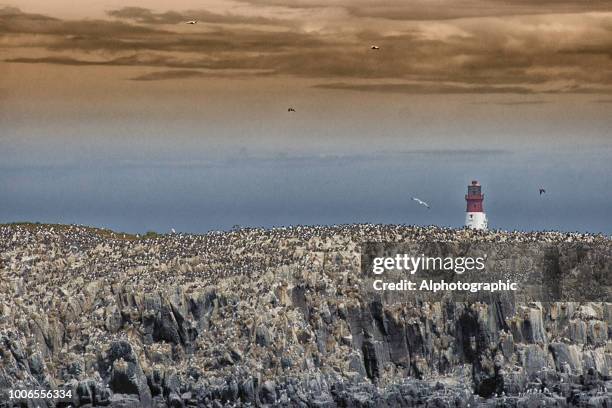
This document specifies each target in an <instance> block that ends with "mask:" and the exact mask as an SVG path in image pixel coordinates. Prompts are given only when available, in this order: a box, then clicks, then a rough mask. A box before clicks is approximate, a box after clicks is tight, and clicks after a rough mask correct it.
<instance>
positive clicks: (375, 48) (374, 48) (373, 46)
mask: <svg viewBox="0 0 612 408" xmlns="http://www.w3.org/2000/svg"><path fill="white" fill-rule="evenodd" d="M370 49H371V50H380V47H379V46H378V45H371V46H370Z"/></svg>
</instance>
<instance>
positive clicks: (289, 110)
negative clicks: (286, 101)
mask: <svg viewBox="0 0 612 408" xmlns="http://www.w3.org/2000/svg"><path fill="white" fill-rule="evenodd" d="M287 112H295V109H293V108H289V109H287Z"/></svg>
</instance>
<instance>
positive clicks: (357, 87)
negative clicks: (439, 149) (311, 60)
mask: <svg viewBox="0 0 612 408" xmlns="http://www.w3.org/2000/svg"><path fill="white" fill-rule="evenodd" d="M314 87H315V88H320V89H335V90H346V91H364V92H383V93H405V94H431V93H434V94H472V93H473V94H483V93H487V94H494V93H514V94H531V93H534V92H533V90H531V89H529V88H526V87H520V86H455V85H442V84H423V83H418V84H402V83H394V84H390V83H383V84H350V83H344V82H337V83H328V84H319V85H315V86H314Z"/></svg>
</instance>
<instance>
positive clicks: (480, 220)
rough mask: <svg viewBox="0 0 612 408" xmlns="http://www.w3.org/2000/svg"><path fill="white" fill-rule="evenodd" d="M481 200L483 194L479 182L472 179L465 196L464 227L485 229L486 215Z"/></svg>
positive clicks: (486, 225)
mask: <svg viewBox="0 0 612 408" xmlns="http://www.w3.org/2000/svg"><path fill="white" fill-rule="evenodd" d="M483 200H484V194H482V191H481V188H480V183H479V182H478V181H476V180H473V181H472V184H471V185H469V186H468V193H467V195H466V196H465V201H466V202H467V209H466V210H465V211H466V213H465V226H466V227H468V228H473V229H478V230H486V229H487V227H488V224H487V215H486V214H485V212H484V210H483V209H482V201H483Z"/></svg>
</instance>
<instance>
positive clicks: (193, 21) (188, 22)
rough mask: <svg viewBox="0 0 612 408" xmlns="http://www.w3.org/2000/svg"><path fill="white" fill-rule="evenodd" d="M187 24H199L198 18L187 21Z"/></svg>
mask: <svg viewBox="0 0 612 408" xmlns="http://www.w3.org/2000/svg"><path fill="white" fill-rule="evenodd" d="M185 24H198V20H189V21H186V22H185Z"/></svg>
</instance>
